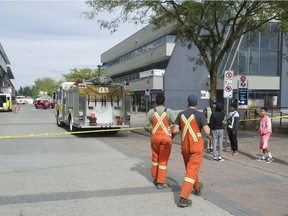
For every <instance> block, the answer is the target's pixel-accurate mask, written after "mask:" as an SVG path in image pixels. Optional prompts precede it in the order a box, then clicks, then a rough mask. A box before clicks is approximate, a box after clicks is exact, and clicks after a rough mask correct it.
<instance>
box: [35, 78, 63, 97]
mask: <svg viewBox="0 0 288 216" xmlns="http://www.w3.org/2000/svg"><path fill="white" fill-rule="evenodd" d="M60 82H61V81H55V80H54V79H51V78H49V77H44V78H41V79H36V80H35V81H34V83H35V87H34V88H33V89H32V91H33V97H37V96H38V94H39V92H40V91H43V92H47V94H48V95H49V96H52V94H53V92H54V91H55V90H56V89H57V88H58V86H59V85H60Z"/></svg>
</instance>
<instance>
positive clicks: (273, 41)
mask: <svg viewBox="0 0 288 216" xmlns="http://www.w3.org/2000/svg"><path fill="white" fill-rule="evenodd" d="M270 33H271V37H270V49H279V45H278V42H279V31H278V30H277V24H276V23H271V29H270Z"/></svg>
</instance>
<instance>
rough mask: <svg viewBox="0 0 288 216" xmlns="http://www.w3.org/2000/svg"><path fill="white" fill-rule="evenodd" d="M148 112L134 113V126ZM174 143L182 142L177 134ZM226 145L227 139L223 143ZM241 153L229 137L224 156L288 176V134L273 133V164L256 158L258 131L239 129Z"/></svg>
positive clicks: (143, 119) (209, 155) (142, 132)
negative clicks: (234, 149) (236, 152)
mask: <svg viewBox="0 0 288 216" xmlns="http://www.w3.org/2000/svg"><path fill="white" fill-rule="evenodd" d="M145 117H146V114H145V113H143V112H138V113H132V115H131V125H132V127H141V126H143V124H144V121H145ZM135 132H136V133H141V134H143V135H147V136H149V134H148V133H146V132H145V131H144V129H143V130H139V131H135ZM173 143H174V144H180V137H179V135H177V136H176V137H175V138H174V140H173ZM223 145H224V146H225V141H224V143H223ZM238 145H239V153H240V154H239V155H237V156H233V155H232V154H231V152H230V143H229V139H228V137H227V148H226V151H224V154H223V158H224V159H227V160H231V161H234V162H239V163H242V164H243V165H247V166H252V167H256V168H258V169H262V170H265V171H268V172H271V173H276V174H279V175H281V176H285V177H288V166H287V165H288V135H287V134H275V133H274V134H272V136H271V137H270V140H269V147H270V149H271V152H272V155H273V157H274V162H273V163H272V164H269V166H267V164H265V163H262V162H258V161H257V160H256V159H257V158H259V156H260V153H261V152H260V150H259V134H258V132H257V131H238ZM205 156H206V158H210V157H211V158H212V154H210V153H207V152H206V153H205Z"/></svg>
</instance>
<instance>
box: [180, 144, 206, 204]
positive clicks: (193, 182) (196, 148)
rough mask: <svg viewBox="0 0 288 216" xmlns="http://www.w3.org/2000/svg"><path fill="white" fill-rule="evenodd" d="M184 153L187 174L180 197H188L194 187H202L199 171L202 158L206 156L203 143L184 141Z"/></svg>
mask: <svg viewBox="0 0 288 216" xmlns="http://www.w3.org/2000/svg"><path fill="white" fill-rule="evenodd" d="M182 154H183V160H184V164H185V168H186V175H185V178H184V182H183V184H182V190H181V193H180V197H183V198H184V199H188V198H189V196H190V194H191V192H192V190H193V188H194V189H199V187H200V182H199V179H198V172H199V170H200V167H201V164H202V159H203V156H204V147H203V143H201V142H198V143H193V144H189V143H188V144H187V143H186V144H183V143H182Z"/></svg>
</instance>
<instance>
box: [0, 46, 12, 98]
mask: <svg viewBox="0 0 288 216" xmlns="http://www.w3.org/2000/svg"><path fill="white" fill-rule="evenodd" d="M11 79H14V75H13V73H12V70H11V68H10V61H9V59H8V57H7V55H6V53H5V51H4V49H3V47H2V45H1V43H0V92H3V88H4V87H9V89H12V95H13V97H15V88H14V86H13V84H12V81H11Z"/></svg>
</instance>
